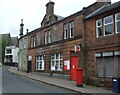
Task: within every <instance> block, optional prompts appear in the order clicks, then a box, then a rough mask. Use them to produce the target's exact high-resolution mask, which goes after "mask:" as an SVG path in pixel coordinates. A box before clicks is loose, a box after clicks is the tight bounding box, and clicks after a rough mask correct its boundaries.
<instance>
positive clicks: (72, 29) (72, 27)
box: [70, 22, 74, 38]
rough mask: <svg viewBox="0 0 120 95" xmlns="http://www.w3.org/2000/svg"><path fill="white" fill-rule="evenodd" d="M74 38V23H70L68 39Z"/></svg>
mask: <svg viewBox="0 0 120 95" xmlns="http://www.w3.org/2000/svg"><path fill="white" fill-rule="evenodd" d="M73 37H74V22H70V38H73Z"/></svg>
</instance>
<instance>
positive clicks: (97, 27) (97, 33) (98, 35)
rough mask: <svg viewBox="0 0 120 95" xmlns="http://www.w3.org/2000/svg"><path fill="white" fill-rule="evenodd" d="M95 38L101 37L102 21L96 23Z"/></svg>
mask: <svg viewBox="0 0 120 95" xmlns="http://www.w3.org/2000/svg"><path fill="white" fill-rule="evenodd" d="M96 36H97V38H98V37H101V36H102V19H99V20H97V21H96Z"/></svg>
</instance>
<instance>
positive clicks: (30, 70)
mask: <svg viewBox="0 0 120 95" xmlns="http://www.w3.org/2000/svg"><path fill="white" fill-rule="evenodd" d="M30 72H32V61H28V65H27V73H30Z"/></svg>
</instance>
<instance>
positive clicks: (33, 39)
mask: <svg viewBox="0 0 120 95" xmlns="http://www.w3.org/2000/svg"><path fill="white" fill-rule="evenodd" d="M33 47H36V36H35V35H34V36H32V37H31V48H33Z"/></svg>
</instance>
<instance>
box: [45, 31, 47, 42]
mask: <svg viewBox="0 0 120 95" xmlns="http://www.w3.org/2000/svg"><path fill="white" fill-rule="evenodd" d="M45 44H47V31H46V32H45Z"/></svg>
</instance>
